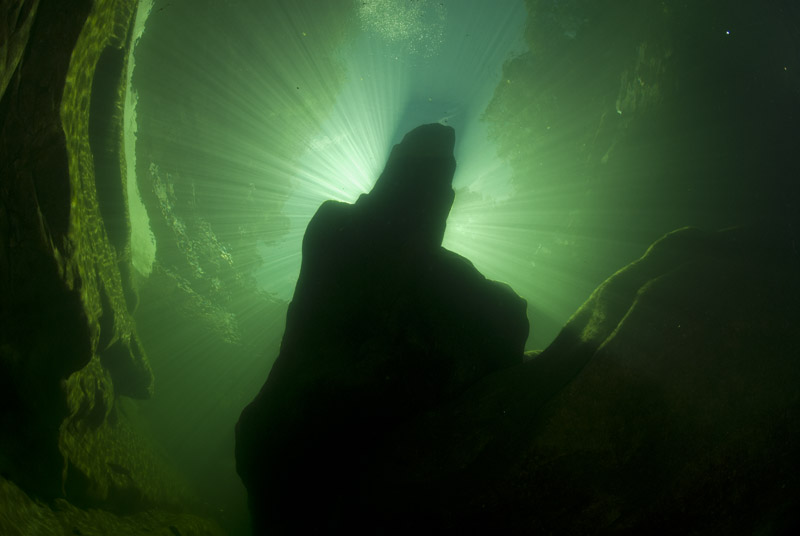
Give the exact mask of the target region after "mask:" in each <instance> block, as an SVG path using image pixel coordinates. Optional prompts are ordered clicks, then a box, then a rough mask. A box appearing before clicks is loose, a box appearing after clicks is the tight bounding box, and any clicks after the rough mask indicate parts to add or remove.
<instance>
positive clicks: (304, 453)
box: [239, 228, 800, 534]
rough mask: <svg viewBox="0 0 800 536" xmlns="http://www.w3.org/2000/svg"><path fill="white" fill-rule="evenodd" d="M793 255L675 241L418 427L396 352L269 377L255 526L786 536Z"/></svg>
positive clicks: (312, 364)
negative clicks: (531, 350) (535, 347)
mask: <svg viewBox="0 0 800 536" xmlns="http://www.w3.org/2000/svg"><path fill="white" fill-rule="evenodd" d="M793 244H794V243H793V242H792V240H791V237H789V238H785V237H782V236H781V235H779V234H776V233H775V230H770V231H757V230H746V229H734V230H727V231H722V232H717V233H706V232H701V231H699V230H696V229H688V228H687V229H681V230H678V231H675V232H673V233H670V234H668V235H666V236H665V237H664V238H662V239H660V240H659V241H657V242H656V243H655V244H654V245H653V246H652V247H651V248H650V249H649V250H648V251H647V253H646V254H645V255H644V256H643V257H642V258H641V259H639V260H638V261H636V262H634V263H632V264H631V265H629V266H627V267H625V268H624V269H622V270H620V271H619V272H618V273H616V274H615V275H613V276H612V277H611V278H609V279H608V280H607V281H606V282H605V283H603V284H602V285H601V286H600V287H599V288H598V289H597V290H596V291H595V292H594V293H593V294H592V296H591V297H590V298H589V300H587V302H586V303H585V304H584V305H583V306H582V307H581V308H580V309H579V310H578V311H577V312H576V313H575V315H573V317H572V318H571V319H570V321H569V322H568V324H567V325H566V326H565V328H564V329H563V331H562V332H561V334H560V335H559V336H558V338H557V339H556V340H555V341H554V342H553V344H552V345H551V346H550V347H548V348H547V349H546V350H545V351H544V352H542V353H541V354H537V355H533V354H531V355H530V356H529V357H528V358H527V359H526V360H525V362H524V363H517V364H516V365H511V366H508V365H509V363H510V362H511V361H512V360H510V359H509V361H506V362H504V364H505V365H506V367H505V368H502V369H501V370H496V371H495V372H493V373H489V372H490V371H489V369H488V368H487V369H484V372H485V373H489V374H488V375H486V376H485V377H484V378H483V379H482V380H480V381H479V382H477V383H475V384H473V385H471V386H469V387H468V388H467V389H466V390H463V391H457V390H451V391H450V393H452V396H449V397H447V396H440V397H438V398H437V397H435V396H433V395H430V394H428V395H427V396H426V398H425V400H426V401H427V402H429V405H427V406H425V407H424V408H423V407H422V404H419V405H418V406H417V407H418V408H419V411H416V412H415V411H413V410H412V409H411V407H410V406H413V405H414V401H415V400H419V399H417V398H415V397H414V396H413V391H414V387H415V384H417V385H419V392H422V393H425V392H426V389H430V390H432V389H433V387H434V386H433V385H432V384H431V383H430V382H427V383H426V378H431V377H432V376H431V375H430V373H429V370H428V369H426V368H425V365H426V362H419V361H412V360H409V361H408V362H406V361H401V359H400V355H401V354H400V353H398V354H392V349H393V348H400V347H397V346H394V345H392V344H389V345H386V346H384V347H383V348H381V347H376V346H367V347H368V348H370V350H371V352H369V353H367V352H363V353H361V354H359V353H353V354H350V355H351V356H356V355H358V356H359V358H360V361H356V359H355V358H353V361H352V363H351V364H350V367H349V368H342V367H340V366H339V365H338V363H340V362H341V361H338V362H337V366H335V367H333V368H329V367H326V366H325V365H324V364H322V363H323V362H324V357H323V354H328V355H330V354H329V353H327V352H322V353H321V354H320V355H314V356H312V357H307V358H306V359H307V360H306V361H305V365H304V364H303V363H300V362H298V363H296V364H294V365H293V366H292V368H291V371H292V376H289V370H290V369H289V367H290V365H289V363H288V362H286V361H281V364H282V365H283V367H285V368H281V369H277V373H274V374H273V375H272V376H270V379H269V381H268V382H267V384H266V386H265V387H264V390H263V391H262V393H261V395H260V397H259V399H257V400H256V402H255V403H254V404H253V405H252V406H251V407H250V408H248V410H247V411H246V412H245V414H244V416H243V419H242V421H241V423H240V437H239V440H240V443H239V454H240V458H239V470H240V473H241V474H242V476H243V478H244V480H245V481H246V482H248V485H249V487H250V490H251V499H252V503H251V507H252V509H253V512H254V516H255V517H256V519H257V520H260V522H261V523H262V524H261V527H267V526H269V527H271V528H272V527H274V526H275V525H273V524H272V522H273V521H274V520H275V519H278V518H275V517H270V516H268V515H265V513H266V512H270V510H268V509H267V505H266V504H265V502H264V501H265V500H266V499H267V498H269V499H270V500H272V501H276V505H277V506H278V507H280V508H282V509H284V510H283V511H284V512H287V513H289V512H290V513H292V514H294V515H297V517H295V518H293V519H289V518H283V519H280V521H281V522H282V523H281V524H280V526H279V528H280V529H282V530H281V531H279V532H284V533H298V534H299V533H303V532H304V530H305V529H306V528H307V527H308V525H309V523H312V524H313V525H315V526H317V527H323V526H324V527H326V528H327V529H339V530H348V531H350V532H351V533H369V534H417V533H419V534H421V533H440V534H455V533H470V534H475V533H487V534H489V533H493V534H653V533H656V534H796V533H797V530H798V528H800V517H799V516H798V514H797V512H798V511H799V510H798V508H797V507H798V505H800V478H799V477H798V471H797V469H798V461H799V460H800V448H798V439H799V438H800V391H798V389H797V385H798V384H800V362H798V351H797V348H798V331H797V325H798V320H800V318H798V317H799V316H800V314H799V313H798V310H797V303H798V298H800V283H798V281H797V274H798V273H800V261H799V260H798V254H797V251H796V248H795V246H794V245H793ZM353 299H355V298H353ZM293 318H296V317H290V326H291V321H292V319H293ZM287 332H289V333H291V331H290V330H288V329H287ZM326 337H328V339H327V341H328V344H327V345H328V347H330V348H334V347H340V346H338V345H340V344H341V342H340V341H341V339H339V338H337V337H335V336H334V335H333V334H332V333H328V334H326ZM462 348H463V346H462ZM286 350H288V348H287V347H285V348H284V354H282V355H281V358H282V359H283V358H285V357H287V356H288V354H286ZM390 354H392V355H396V356H397V357H396V358H395V359H394V360H392V359H391V358H389V357H387V355H390ZM333 355H336V354H335V353H334V354H333ZM430 355H435V351H434V350H431V351H430ZM367 358H369V359H367ZM337 359H344V355H339V356H338V357H337ZM373 360H374V361H373ZM298 361H299V359H298ZM373 363H377V364H378V365H376V364H373ZM387 363H392V364H393V365H394V366H395V370H397V369H399V368H400V365H401V364H402V365H407V367H408V368H407V369H405V370H404V371H403V372H398V374H400V375H403V376H404V378H405V379H406V380H405V381H406V382H408V385H406V384H401V383H399V382H396V383H392V382H388V383H384V377H383V376H382V375H381V374H379V373H378V372H377V369H378V367H379V366H380V365H379V364H387ZM306 367H307V368H306ZM498 368H500V367H498ZM451 370H452V368H451ZM284 374H285V376H284ZM291 378H295V380H294V381H292V382H291V383H290V379H291ZM296 378H302V379H303V380H305V381H303V382H301V381H297V379H296ZM279 380H280V381H279ZM370 382H371V383H372V386H371V387H370V385H369V383H370ZM282 384H283V385H282ZM387 384H388V385H391V387H392V388H389V389H386V388H384V386H385V385H387ZM444 384H446V382H442V384H440V385H444ZM400 385H402V388H400ZM312 386H315V388H312ZM323 393H324V394H323ZM428 393H430V391H428ZM375 401H380V402H379V403H377V404H376V403H375ZM290 404H291V405H290ZM434 405H435V407H433V406H434ZM354 408H355V412H354ZM387 408H391V409H390V410H387ZM422 409H424V410H425V411H422ZM257 418H258V419H261V420H260V421H256V419H257ZM250 419H252V420H250ZM256 422H258V424H256ZM243 425H244V426H246V427H244V426H243ZM287 432H288V433H287ZM243 438H244V439H246V440H247V442H246V443H244V442H243V441H242V439H243ZM384 438H385V439H384ZM243 447H244V448H243ZM243 454H246V457H245V456H243ZM259 479H263V480H259ZM336 480H341V482H342V483H343V485H342V487H340V488H337V487H335V484H334V482H335V481H336ZM270 483H272V484H273V485H274V486H275V487H273V488H269V487H267V485H268V484H270ZM254 489H257V490H259V491H258V493H259V494H253V490H254ZM287 490H288V491H289V492H288V493H286V491H287ZM304 501H307V502H304ZM321 502H324V504H322V505H320V503H321ZM359 507H360V508H359ZM309 519H311V521H309Z"/></svg>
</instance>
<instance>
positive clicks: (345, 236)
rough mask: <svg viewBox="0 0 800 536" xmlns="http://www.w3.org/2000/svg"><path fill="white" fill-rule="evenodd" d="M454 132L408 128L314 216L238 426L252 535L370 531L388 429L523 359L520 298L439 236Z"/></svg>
mask: <svg viewBox="0 0 800 536" xmlns="http://www.w3.org/2000/svg"><path fill="white" fill-rule="evenodd" d="M454 143H455V133H454V131H453V129H451V128H450V127H444V126H441V125H438V124H433V125H424V126H421V127H418V128H416V129H414V130H413V131H411V132H410V133H408V134H407V135H406V137H405V138H404V139H403V141H402V143H400V144H399V145H397V146H395V147H394V149H393V150H392V153H391V155H390V157H389V161H388V163H387V165H386V168H385V170H384V171H383V173H382V174H381V176H380V178H379V179H378V181H377V183H376V184H375V187H374V188H373V190H372V192H370V193H369V194H365V195H362V196H361V197H360V198H359V199H358V201H357V202H356V203H355V204H354V205H349V204H345V203H336V202H326V203H324V204H323V205H322V206H321V207H320V209H319V210H318V212H317V214H316V215H315V216H314V218H313V219H312V220H311V222H310V223H309V225H308V229H307V230H306V234H305V237H304V240H303V262H302V267H301V272H300V277H299V279H298V282H297V287H296V289H295V294H294V298H293V300H292V303H291V305H290V306H289V310H288V314H287V320H286V330H285V334H284V338H283V343H282V346H281V352H280V355H279V357H278V359H277V361H276V362H275V365H274V367H273V369H272V371H271V373H270V375H269V378H268V379H267V382H266V383H265V385H264V387H263V388H262V390H261V392H260V393H259V395H258V396H257V397H256V399H255V400H254V401H253V402H252V403H251V404H250V405H249V406H248V407H247V408H246V409H245V410H244V412H243V413H242V416H241V419H240V421H239V423H238V425H237V429H236V432H237V434H236V435H237V437H236V439H237V443H236V458H237V470H238V472H239V474H240V475H241V477H242V480H243V481H244V483H245V485H246V486H247V488H248V492H249V497H250V507H251V512H252V516H253V521H254V529H255V531H256V533H257V534H262V533H267V532H269V533H270V534H283V533H294V534H311V533H313V531H314V530H323V531H329V530H336V529H338V530H361V529H363V530H367V529H368V528H369V527H368V525H369V519H368V518H369V516H368V515H365V512H363V506H364V502H365V497H364V493H365V492H366V493H369V490H364V489H362V480H363V479H364V477H365V476H366V475H367V474H368V473H369V472H370V471H372V470H373V468H374V467H375V466H376V465H377V464H379V463H380V460H379V459H378V458H376V457H375V454H376V453H377V452H379V451H380V450H382V449H384V448H385V447H386V446H385V444H384V443H385V439H386V437H387V434H388V433H389V432H390V431H391V430H392V429H394V428H396V427H397V426H398V425H399V424H400V423H402V422H404V421H407V420H408V419H411V418H414V417H416V416H419V415H420V414H422V413H423V412H425V411H429V410H431V409H433V408H435V407H436V406H438V405H439V404H441V403H443V402H445V401H447V400H451V399H453V398H454V397H456V396H458V395H459V394H460V393H462V392H463V391H464V390H465V389H466V388H468V387H469V386H470V385H472V384H474V383H475V382H476V381H477V380H479V379H480V378H482V377H484V376H486V375H487V374H490V373H491V372H493V371H496V370H500V369H503V368H506V367H510V366H514V365H519V364H520V363H521V362H522V359H523V350H524V345H525V340H526V338H527V335H528V321H527V318H526V313H525V311H526V303H525V300H523V299H521V298H520V297H518V296H517V295H516V294H515V293H514V292H513V291H512V290H511V289H510V288H509V287H508V286H506V285H503V284H501V283H497V282H493V281H488V280H486V279H485V278H484V277H483V276H482V275H481V274H480V273H479V272H478V271H477V270H476V269H475V268H474V267H473V266H472V264H471V263H470V262H469V261H468V260H466V259H464V258H463V257H460V256H458V255H456V254H455V253H452V252H450V251H447V250H446V249H443V248H442V247H441V241H442V237H443V235H444V229H445V221H446V219H447V214H448V213H449V210H450V206H451V204H452V202H453V197H454V192H453V190H452V186H451V181H452V178H453V173H454V171H455V159H454V158H453V154H452V151H453V146H454ZM362 523H363V524H362ZM322 533H326V532H322Z"/></svg>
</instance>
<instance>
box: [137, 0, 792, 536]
mask: <svg viewBox="0 0 800 536" xmlns="http://www.w3.org/2000/svg"><path fill="white" fill-rule="evenodd" d="M796 11H797V8H796V7H794V6H793V5H791V4H790V3H789V2H783V3H776V4H771V5H770V7H764V6H762V5H761V4H760V3H758V2H755V1H750V2H746V1H736V2H722V1H718V2H711V1H709V2H700V3H696V2H688V3H687V2H679V1H669V0H665V1H661V2H637V1H611V0H606V1H588V0H572V1H569V0H560V1H559V0H541V1H536V0H527V1H522V0H519V1H517V0H491V1H490V0H447V1H441V2H438V1H433V0H415V1H410V0H367V1H364V2H350V1H344V0H341V1H334V0H329V1H320V0H300V1H294V2H289V1H284V2H281V1H257V0H252V1H233V0H231V1H225V2H220V1H211V0H203V1H200V0H191V1H190V0H173V1H169V2H167V1H156V2H155V3H154V4H153V6H152V10H151V11H150V12H149V17H147V19H146V22H144V18H143V17H142V18H141V19H140V27H139V28H140V31H141V33H140V36H141V37H140V39H139V40H138V41H137V42H136V47H135V50H134V52H133V55H134V58H135V68H134V69H133V70H132V72H131V73H130V84H131V87H132V88H133V89H134V90H135V92H136V102H135V103H133V102H131V103H130V104H129V106H128V113H129V117H132V116H131V115H130V114H132V113H133V112H134V111H135V114H136V115H135V121H130V123H129V125H128V130H129V132H132V130H133V129H134V128H136V130H137V132H136V137H135V142H134V141H130V143H135V154H136V156H135V159H134V160H133V161H129V162H128V170H129V176H130V175H131V174H132V173H134V172H135V175H136V177H137V181H136V183H132V182H131V181H130V180H129V182H128V184H129V188H130V187H131V186H130V185H131V184H135V185H138V192H139V195H138V196H136V195H129V199H134V200H135V199H140V200H141V202H140V203H139V202H137V203H138V204H136V205H135V206H133V205H132V206H131V207H130V211H131V215H132V218H133V219H134V220H135V221H134V222H133V233H134V236H133V244H134V245H133V248H134V255H133V258H134V266H135V267H136V268H137V271H138V278H139V286H140V289H141V295H140V306H139V309H138V311H137V322H138V324H139V331H140V335H141V336H142V339H143V341H144V343H145V345H146V346H147V349H148V353H149V356H150V359H151V362H152V366H153V370H154V373H155V376H156V394H155V396H154V398H153V399H152V400H151V401H148V402H146V403H145V405H144V411H145V413H146V415H147V416H148V417H149V419H150V421H151V422H152V425H153V428H154V433H155V434H156V435H157V436H158V437H159V438H160V440H161V442H162V443H163V444H164V446H165V449H166V450H167V452H168V453H169V454H170V456H171V457H172V458H173V459H174V460H175V464H176V465H177V466H178V467H179V468H180V469H182V470H183V471H185V472H186V473H187V474H188V475H190V478H191V480H193V482H194V484H195V485H196V486H197V487H198V490H199V494H200V496H201V497H202V501H203V502H204V503H206V504H207V505H208V508H209V513H210V514H211V515H215V516H218V517H219V518H220V519H221V521H222V522H223V523H224V524H225V525H226V526H227V527H228V528H229V529H230V530H231V531H234V532H235V531H246V529H245V527H246V519H245V518H246V513H245V504H244V500H245V499H244V491H243V489H242V487H241V485H240V484H239V483H238V479H237V477H236V475H235V472H234V469H233V467H234V466H233V463H234V462H233V457H232V452H233V434H232V431H233V426H234V423H235V422H236V419H237V418H238V414H239V412H240V411H241V409H242V407H243V406H244V405H245V404H247V403H248V402H249V401H250V400H251V399H252V397H253V396H254V395H255V393H256V392H257V391H258V389H259V388H260V386H261V385H262V383H263V382H264V380H265V378H266V376H267V374H268V371H269V368H270V366H271V363H272V360H273V359H274V358H275V356H276V355H277V352H278V346H279V344H280V338H281V335H282V330H283V322H284V316H285V310H286V306H287V302H288V300H289V299H291V294H292V291H293V288H294V283H295V281H296V277H297V273H298V270H299V265H300V242H301V240H302V236H303V232H304V229H305V225H306V223H307V222H308V220H309V219H310V218H311V216H312V215H313V213H314V211H315V210H316V208H317V207H318V206H319V204H320V203H321V202H322V201H324V200H326V199H337V200H341V201H347V202H352V201H355V199H356V198H357V197H358V195H359V194H361V193H363V192H367V191H369V189H370V188H371V186H372V183H373V182H374V180H375V179H376V178H377V176H378V174H379V173H380V170H381V169H382V166H383V163H384V162H385V159H386V156H387V155H388V151H389V150H390V148H391V146H392V144H393V143H396V142H397V141H398V140H399V139H400V138H401V137H402V135H403V134H404V133H405V132H406V131H407V130H409V129H410V128H412V127H414V126H416V125H418V124H421V123H428V122H437V121H438V122H442V123H445V124H449V125H451V126H453V127H454V128H455V129H456V136H457V145H456V153H455V154H456V159H457V161H458V169H457V172H456V177H455V179H454V187H455V188H456V200H455V204H454V207H453V210H452V212H451V215H450V219H449V220H448V229H447V233H446V235H445V241H444V246H445V247H447V248H449V249H452V250H453V251H456V252H457V253H460V254H462V255H464V256H466V257H467V258H469V259H470V260H472V261H473V263H474V264H475V266H476V267H477V268H478V269H479V270H481V271H482V272H483V273H484V274H485V275H486V276H487V277H489V278H492V279H498V280H501V281H505V282H507V283H509V284H510V285H511V286H512V287H513V288H514V289H515V290H516V292H517V293H518V294H520V295H521V296H523V297H524V298H526V299H527V300H528V303H529V309H528V317H529V319H530V321H531V337H530V339H529V342H528V348H529V349H540V348H544V347H546V346H547V344H548V343H549V342H550V341H551V340H552V339H553V338H554V337H555V335H556V334H557V333H558V330H559V329H560V327H561V326H562V325H563V324H564V323H565V322H566V320H567V319H568V318H569V316H570V315H571V314H572V312H574V311H575V310H576V308H577V307H578V306H579V305H580V304H581V303H582V302H583V301H584V300H585V299H586V298H587V297H588V296H589V294H590V293H591V291H592V290H593V289H594V288H595V287H596V286H597V285H598V284H599V283H600V282H602V281H603V280H604V279H605V278H607V277H608V276H609V275H611V274H612V273H614V272H615V271H616V270H618V269H619V268H621V267H622V266H624V265H626V264H627V263H629V262H631V261H632V260H634V259H636V258H637V257H639V256H640V255H641V254H642V253H643V252H644V250H645V249H646V247H647V246H648V245H649V244H650V243H652V242H653V241H654V240H655V239H657V238H658V237H659V236H661V235H663V234H664V233H666V232H668V231H671V230H673V229H675V228H678V227H683V226H687V225H693V226H698V227H701V228H704V229H709V230H713V229H718V228H724V227H729V226H733V225H740V224H748V223H754V222H759V223H764V222H767V223H768V224H771V225H774V226H775V228H776V230H777V231H776V232H783V230H785V229H787V227H788V226H789V225H793V224H794V221H795V220H794V216H793V214H794V211H795V209H794V207H795V206H796V202H797V199H798V188H797V186H796V184H795V183H793V182H792V181H791V180H790V178H791V177H795V176H797V164H796V162H795V161H794V160H793V159H792V157H791V154H792V151H793V143H792V140H793V139H794V136H793V134H792V133H793V129H794V126H795V123H796V121H797V119H798V115H797V112H796V104H797V98H798V94H800V93H798V89H797V88H798V71H797V68H798V54H797V50H798V49H797V46H796V44H797V39H798V30H797V25H796V20H797V19H796V15H797V13H796ZM142 13H144V10H142ZM131 139H132V138H131ZM132 153H133V151H131V150H129V151H128V154H129V155H130V154H132Z"/></svg>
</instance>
